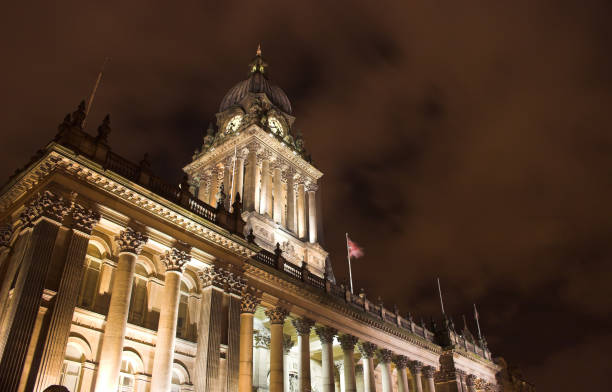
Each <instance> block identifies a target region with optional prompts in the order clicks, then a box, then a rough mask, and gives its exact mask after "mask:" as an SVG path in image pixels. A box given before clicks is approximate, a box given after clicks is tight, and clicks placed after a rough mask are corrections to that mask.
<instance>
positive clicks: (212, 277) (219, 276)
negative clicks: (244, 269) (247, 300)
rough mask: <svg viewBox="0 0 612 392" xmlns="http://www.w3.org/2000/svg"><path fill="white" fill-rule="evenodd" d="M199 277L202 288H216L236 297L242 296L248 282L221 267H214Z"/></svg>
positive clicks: (204, 271) (201, 272) (201, 273)
mask: <svg viewBox="0 0 612 392" xmlns="http://www.w3.org/2000/svg"><path fill="white" fill-rule="evenodd" d="M199 276H200V282H201V283H202V288H204V287H208V286H215V287H217V288H219V289H223V290H225V291H226V292H227V293H229V294H236V295H240V294H241V293H242V292H243V291H244V289H245V288H246V280H245V279H244V278H243V277H242V276H240V275H239V274H236V273H234V272H232V271H230V270H229V269H227V268H223V267H220V266H216V265H212V266H210V267H208V268H207V269H205V270H203V271H200V273H199Z"/></svg>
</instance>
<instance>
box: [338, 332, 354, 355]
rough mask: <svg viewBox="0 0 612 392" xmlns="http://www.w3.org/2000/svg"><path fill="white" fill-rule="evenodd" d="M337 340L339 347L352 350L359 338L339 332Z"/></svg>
mask: <svg viewBox="0 0 612 392" xmlns="http://www.w3.org/2000/svg"><path fill="white" fill-rule="evenodd" d="M338 341H339V342H340V347H342V350H343V351H353V350H355V345H356V344H357V342H358V341H359V339H357V338H356V337H355V336H353V335H349V334H340V335H338Z"/></svg>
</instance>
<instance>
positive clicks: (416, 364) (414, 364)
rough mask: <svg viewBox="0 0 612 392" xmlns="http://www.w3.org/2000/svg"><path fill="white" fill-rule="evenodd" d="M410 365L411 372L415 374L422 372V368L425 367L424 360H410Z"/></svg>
mask: <svg viewBox="0 0 612 392" xmlns="http://www.w3.org/2000/svg"><path fill="white" fill-rule="evenodd" d="M408 367H409V368H410V372H412V373H413V374H418V373H421V369H423V362H421V361H410V363H408Z"/></svg>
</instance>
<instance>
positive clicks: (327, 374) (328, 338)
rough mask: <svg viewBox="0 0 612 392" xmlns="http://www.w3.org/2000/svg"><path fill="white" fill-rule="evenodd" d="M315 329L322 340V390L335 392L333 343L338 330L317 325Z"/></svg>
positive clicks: (323, 391)
mask: <svg viewBox="0 0 612 392" xmlns="http://www.w3.org/2000/svg"><path fill="white" fill-rule="evenodd" d="M315 331H316V332H317V335H319V339H320V340H321V362H322V364H321V366H322V374H321V384H322V390H321V391H322V392H334V389H335V383H334V352H333V347H332V345H333V343H334V336H335V335H336V334H337V333H338V331H337V330H336V329H335V328H331V327H316V328H315Z"/></svg>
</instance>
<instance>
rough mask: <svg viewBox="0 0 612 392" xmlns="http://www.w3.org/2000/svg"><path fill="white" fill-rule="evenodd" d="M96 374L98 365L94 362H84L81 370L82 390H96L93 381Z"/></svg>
mask: <svg viewBox="0 0 612 392" xmlns="http://www.w3.org/2000/svg"><path fill="white" fill-rule="evenodd" d="M95 374H96V364H95V363H93V362H89V361H85V362H83V369H82V370H81V390H82V391H91V390H92V389H93V388H94V385H93V380H94V376H95Z"/></svg>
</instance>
